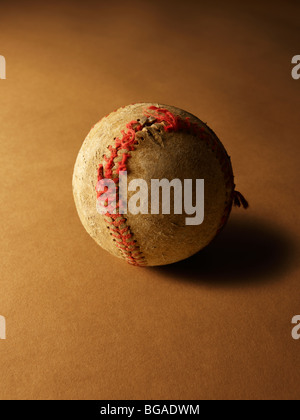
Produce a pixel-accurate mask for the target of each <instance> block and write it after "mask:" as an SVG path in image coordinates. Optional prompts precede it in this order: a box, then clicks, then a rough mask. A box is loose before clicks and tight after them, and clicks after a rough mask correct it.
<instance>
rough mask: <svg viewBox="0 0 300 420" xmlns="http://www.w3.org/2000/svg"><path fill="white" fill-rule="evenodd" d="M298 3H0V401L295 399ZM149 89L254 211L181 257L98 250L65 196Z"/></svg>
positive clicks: (299, 386) (298, 384)
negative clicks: (183, 114) (106, 131)
mask: <svg viewBox="0 0 300 420" xmlns="http://www.w3.org/2000/svg"><path fill="white" fill-rule="evenodd" d="M299 15H300V6H299V2H297V1H282V2H273V1H272V2H262V1H258V2H253V1H251V2H250V1H249V2H238V1H236V2H233V1H228V2H226V5H225V3H224V2H223V1H218V2H211V1H197V2H196V1H189V0H185V1H183V2H180V1H177V2H174V1H161V2H159V1H144V2H140V1H133V2H122V1H116V0H115V1H111V2H104V1H103V2H102V1H98V2H92V1H89V0H86V1H84V2H77V1H67V0H64V1H55V2H48V4H44V2H36V3H35V2H32V1H29V2H14V1H8V0H7V1H3V0H2V1H1V4H0V40H1V43H0V48H1V50H0V54H1V55H4V56H5V57H6V60H7V80H0V123H1V125H0V127H1V128H0V179H1V188H0V200H1V207H0V215H1V219H0V220H1V248H0V258H1V277H0V315H4V316H5V317H6V320H7V339H6V340H1V341H0V372H1V380H0V398H1V399H12V398H18V399H28V398H33V399H40V398H49V399H50V398H67V399H75V398H83V399H106V398H112V399H118V398H119V399H125V398H128V399H140V398H146V399H155V398H165V399H172V398H173V399H175V398H178V399H185V398H190V399H202V398H205V399H206V398H218V399H220V398H297V397H298V396H299V391H300V374H299V363H300V341H294V340H292V337H291V330H292V325H291V319H292V317H293V316H294V315H296V314H300V303H299V293H300V286H299V280H300V277H299V258H297V252H298V249H299V232H300V227H299V222H298V220H299V215H298V213H299V194H298V180H299V151H300V150H299V106H300V99H299V91H300V80H299V81H295V80H293V79H292V77H291V69H292V64H291V59H292V57H293V56H294V55H296V54H300V49H299V48H300V47H299V45H300V44H299V41H300V39H299V38H300V36H299V33H300V25H299ZM140 101H158V102H161V103H167V104H172V105H175V106H178V107H181V108H184V109H186V110H188V111H190V112H192V113H194V114H195V115H197V116H199V117H200V118H201V119H203V120H204V121H206V122H208V124H209V125H210V126H211V127H212V128H213V129H214V130H215V131H216V132H217V134H218V135H219V137H220V138H221V140H222V142H223V143H224V145H225V146H226V148H227V150H228V152H229V154H230V155H231V157H232V163H233V167H234V171H235V174H236V184H237V186H238V189H240V190H241V191H242V192H243V193H244V194H245V195H246V197H247V198H248V199H249V202H250V204H251V208H250V209H249V211H247V212H244V211H242V210H240V211H237V210H234V211H233V214H232V216H231V219H230V223H229V225H228V226H227V228H226V230H225V231H224V232H223V233H222V235H221V236H220V237H219V238H218V239H217V240H216V241H215V242H214V243H213V244H212V245H211V246H210V247H209V248H207V249H206V250H205V251H203V252H202V253H200V254H199V255H197V256H195V257H193V258H192V259H190V260H188V261H185V262H183V263H179V264H176V265H173V266H169V267H163V268H152V269H151V268H148V269H139V268H134V267H130V266H127V265H126V264H124V263H123V262H122V261H119V260H117V259H115V258H113V257H111V256H110V255H109V254H107V253H106V252H104V251H102V250H101V249H100V248H99V247H98V246H97V245H96V244H95V243H94V242H93V240H92V239H91V238H89V236H88V235H87V234H86V232H85V231H84V229H83V227H82V226H81V224H80V222H79V219H78V216H77V214H76V210H75V207H74V203H73V198H72V189H71V178H72V170H73V165H74V162H75V158H76V155H77V153H78V150H79V148H80V146H81V143H82V141H83V139H84V138H85V136H86V134H87V132H88V131H89V129H90V127H91V126H92V125H93V124H94V123H95V122H96V121H98V120H99V119H100V118H101V117H102V116H104V115H106V114H107V113H109V112H110V111H111V110H113V109H116V108H118V107H119V106H121V105H125V104H128V103H133V102H140Z"/></svg>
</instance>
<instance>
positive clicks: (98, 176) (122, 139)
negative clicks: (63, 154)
mask: <svg viewBox="0 0 300 420" xmlns="http://www.w3.org/2000/svg"><path fill="white" fill-rule="evenodd" d="M123 174H126V176H127V178H124V179H125V180H126V182H127V184H126V185H127V186H131V187H128V189H127V192H126V194H127V196H126V195H125V196H124V197H126V200H127V202H128V203H129V208H135V211H132V212H130V211H129V210H128V206H127V204H128V203H125V209H126V212H124V200H123V199H122V198H123V195H122V197H121V192H120V184H121V175H122V176H123ZM105 180H108V181H107V182H108V183H109V184H107V185H112V187H114V186H115V191H116V194H115V199H113V198H110V196H109V195H108V194H107V191H108V188H107V187H105V185H106V184H104V181H105ZM159 180H168V181H169V182H170V185H171V186H172V185H173V186H174V184H172V181H174V180H175V181H174V182H175V183H177V184H176V187H178V189H177V190H176V192H175V187H174V189H173V188H169V192H170V194H169V196H168V194H167V192H168V191H167V190H166V191H165V196H163V198H162V199H165V200H166V199H168V197H169V198H170V203H169V205H168V204H167V206H166V208H167V211H165V210H163V203H159V202H157V200H158V199H159V196H156V202H154V203H153V195H151V188H152V187H153V186H154V182H158V181H159ZM134 185H140V187H141V188H140V189H138V188H137V189H136V190H134V188H133V186H134ZM180 185H181V187H180ZM188 187H191V190H190V191H191V193H192V195H191V196H188V194H187V191H185V189H186V190H187V188H188ZM200 187H201V188H202V189H201V190H200ZM122 188H123V190H124V185H123V178H122ZM153 188H154V187H153ZM153 188H152V189H153ZM142 189H143V192H141V190H142ZM111 191H114V190H113V189H111ZM145 191H146V192H145ZM160 191H161V190H160ZM172 192H174V194H172ZM73 193H74V199H75V203H76V207H77V211H78V214H79V217H80V220H81V222H82V224H83V226H84V227H85V229H86V230H87V232H88V233H89V234H90V236H91V237H92V238H93V239H94V240H95V241H96V242H97V243H98V244H99V245H100V246H101V247H102V248H104V249H105V250H106V251H108V252H110V253H111V254H112V255H114V256H116V257H118V258H121V259H123V260H125V261H127V262H128V263H130V264H132V265H137V266H158V265H165V264H171V263H174V262H177V261H180V260H183V259H185V258H188V257H190V256H191V255H193V254H195V253H197V252H198V251H200V250H201V249H202V248H204V247H205V246H207V245H208V244H209V243H210V242H211V241H212V240H213V238H214V237H215V236H216V235H217V234H218V233H219V232H220V230H221V229H222V228H223V226H224V225H225V224H226V222H227V220H228V217H229V214H230V211H231V208H232V204H236V205H238V206H240V205H242V206H244V207H247V202H246V200H245V199H244V198H243V196H242V195H241V194H240V193H239V192H237V191H235V185H234V177H233V172H232V166H231V162H230V158H229V156H228V154H227V152H226V150H225V148H224V146H223V145H222V143H221V142H220V140H219V139H218V137H217V136H216V135H215V133H214V132H213V131H212V130H211V129H210V128H209V127H208V126H207V125H206V124H205V123H203V122H202V121H201V120H200V119H198V118H197V117H195V116H194V115H192V114H190V113H188V112H186V111H183V110H182V109H178V108H175V107H173V106H167V105H161V104H157V103H138V104H134V105H128V106H125V107H123V108H120V109H118V110H117V111H114V112H112V113H111V114H109V115H108V116H106V117H104V118H103V119H102V120H101V121H100V122H98V123H97V124H96V125H95V126H94V127H93V128H92V130H91V131H90V133H89V134H88V136H87V137H86V139H85V141H84V143H83V145H82V147H81V149H80V151H79V154H78V157H77V160H76V164H75V168H74V174H73ZM197 194H199V197H198V196H197ZM201 197H202V201H203V202H202V203H201V206H202V207H201V208H200V204H197V203H198V201H199V203H200V202H201V199H200V198H201ZM102 198H103V202H102V212H100V211H99V205H97V204H99V201H100V200H101V199H102ZM104 198H106V200H104ZM188 199H190V203H188ZM130 200H132V203H130ZM154 201H155V198H154ZM185 204H186V206H185ZM134 205H135V207H134ZM197 205H198V207H199V208H198V209H197V211H198V214H197V215H194V216H193V215H192V213H191V211H189V212H188V214H187V210H186V211H185V209H191V207H192V208H193V206H194V209H196V207H197ZM121 207H122V211H121ZM168 207H169V212H168ZM180 207H182V209H183V210H182V212H180ZM103 208H104V209H105V210H104V211H103ZM136 209H137V210H136ZM155 209H156V210H155ZM151 210H152V211H151ZM157 210H158V211H157ZM195 214H196V210H195ZM196 216H197V217H196ZM193 217H194V218H193Z"/></svg>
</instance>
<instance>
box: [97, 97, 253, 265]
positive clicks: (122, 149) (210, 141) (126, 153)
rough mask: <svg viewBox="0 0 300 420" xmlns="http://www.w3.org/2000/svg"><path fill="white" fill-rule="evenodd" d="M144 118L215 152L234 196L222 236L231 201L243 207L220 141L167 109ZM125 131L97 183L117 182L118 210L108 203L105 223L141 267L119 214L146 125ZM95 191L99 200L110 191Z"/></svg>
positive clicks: (130, 260)
mask: <svg viewBox="0 0 300 420" xmlns="http://www.w3.org/2000/svg"><path fill="white" fill-rule="evenodd" d="M144 115H145V116H146V117H147V118H151V124H154V123H162V124H163V127H164V130H165V131H166V132H175V131H185V132H187V133H191V134H193V135H196V136H198V137H199V138H201V140H203V141H205V143H206V144H207V145H209V146H210V148H211V149H212V150H213V151H214V152H215V155H216V158H217V159H218V161H219V162H220V166H221V169H222V171H223V173H224V178H225V184H226V187H227V188H228V187H230V185H233V189H232V193H231V196H230V197H229V203H228V205H227V206H226V208H225V210H224V214H223V217H222V219H221V222H220V225H219V228H218V232H219V231H220V230H221V229H222V227H223V226H224V224H225V223H226V221H227V219H228V216H229V213H230V210H231V206H232V200H233V199H234V197H235V201H236V202H237V201H238V198H239V199H240V202H241V203H243V200H242V199H241V197H240V195H239V196H237V195H236V194H235V192H234V184H233V178H232V172H231V171H229V170H228V165H227V159H229V156H227V153H226V151H225V149H224V150H223V149H221V148H219V145H218V142H217V140H216V139H215V138H213V137H212V136H211V135H209V134H207V132H206V131H205V128H204V127H203V126H199V125H198V124H197V123H192V122H191V121H190V118H189V117H186V118H185V119H183V118H181V117H179V116H177V115H174V114H172V113H171V112H170V111H169V110H167V109H165V108H158V107H156V106H154V105H152V106H150V107H148V108H147V109H145V110H144ZM153 119H154V120H153ZM126 129H127V130H126V131H125V130H122V131H121V134H122V138H116V139H115V144H114V146H112V145H111V146H109V152H110V154H109V156H107V155H104V156H103V159H104V161H105V164H104V165H103V164H100V165H99V168H98V173H97V179H98V183H99V181H101V180H102V179H104V178H108V179H113V181H114V182H115V184H116V190H117V200H116V206H115V207H114V208H113V207H112V206H111V204H110V203H109V201H113V200H109V199H107V200H106V201H107V202H106V205H107V210H108V211H107V213H106V214H105V216H106V217H107V218H108V219H109V220H107V219H106V220H105V221H106V223H107V224H108V225H109V226H110V233H111V235H112V237H114V241H116V247H117V248H119V249H120V251H121V253H122V255H123V257H124V258H125V259H126V260H127V262H128V263H129V264H132V265H138V266H142V265H146V259H145V257H144V256H143V253H142V252H141V251H140V248H139V246H138V245H137V243H136V241H129V240H130V239H131V238H132V237H133V236H134V235H133V234H132V233H131V232H130V227H129V226H126V225H125V224H126V222H127V219H126V218H125V217H124V215H121V214H119V213H118V209H119V206H120V198H119V188H118V183H119V177H118V176H119V172H120V171H125V170H126V169H127V162H128V159H129V158H130V152H131V151H133V150H135V148H136V146H137V144H138V141H137V140H136V133H137V132H139V131H141V130H142V129H143V125H141V124H140V123H139V122H138V121H131V122H129V123H128V124H126ZM119 153H122V157H121V156H120V155H119ZM116 158H118V162H115V159H116ZM120 158H121V159H120ZM113 172H114V173H113ZM98 183H97V185H98ZM96 191H97V199H98V198H99V197H100V196H101V195H102V194H103V193H104V192H106V191H107V188H106V189H104V190H101V189H100V190H98V189H97V187H96ZM245 201H246V200H245ZM113 210H116V211H117V214H113ZM124 225H125V226H124Z"/></svg>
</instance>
